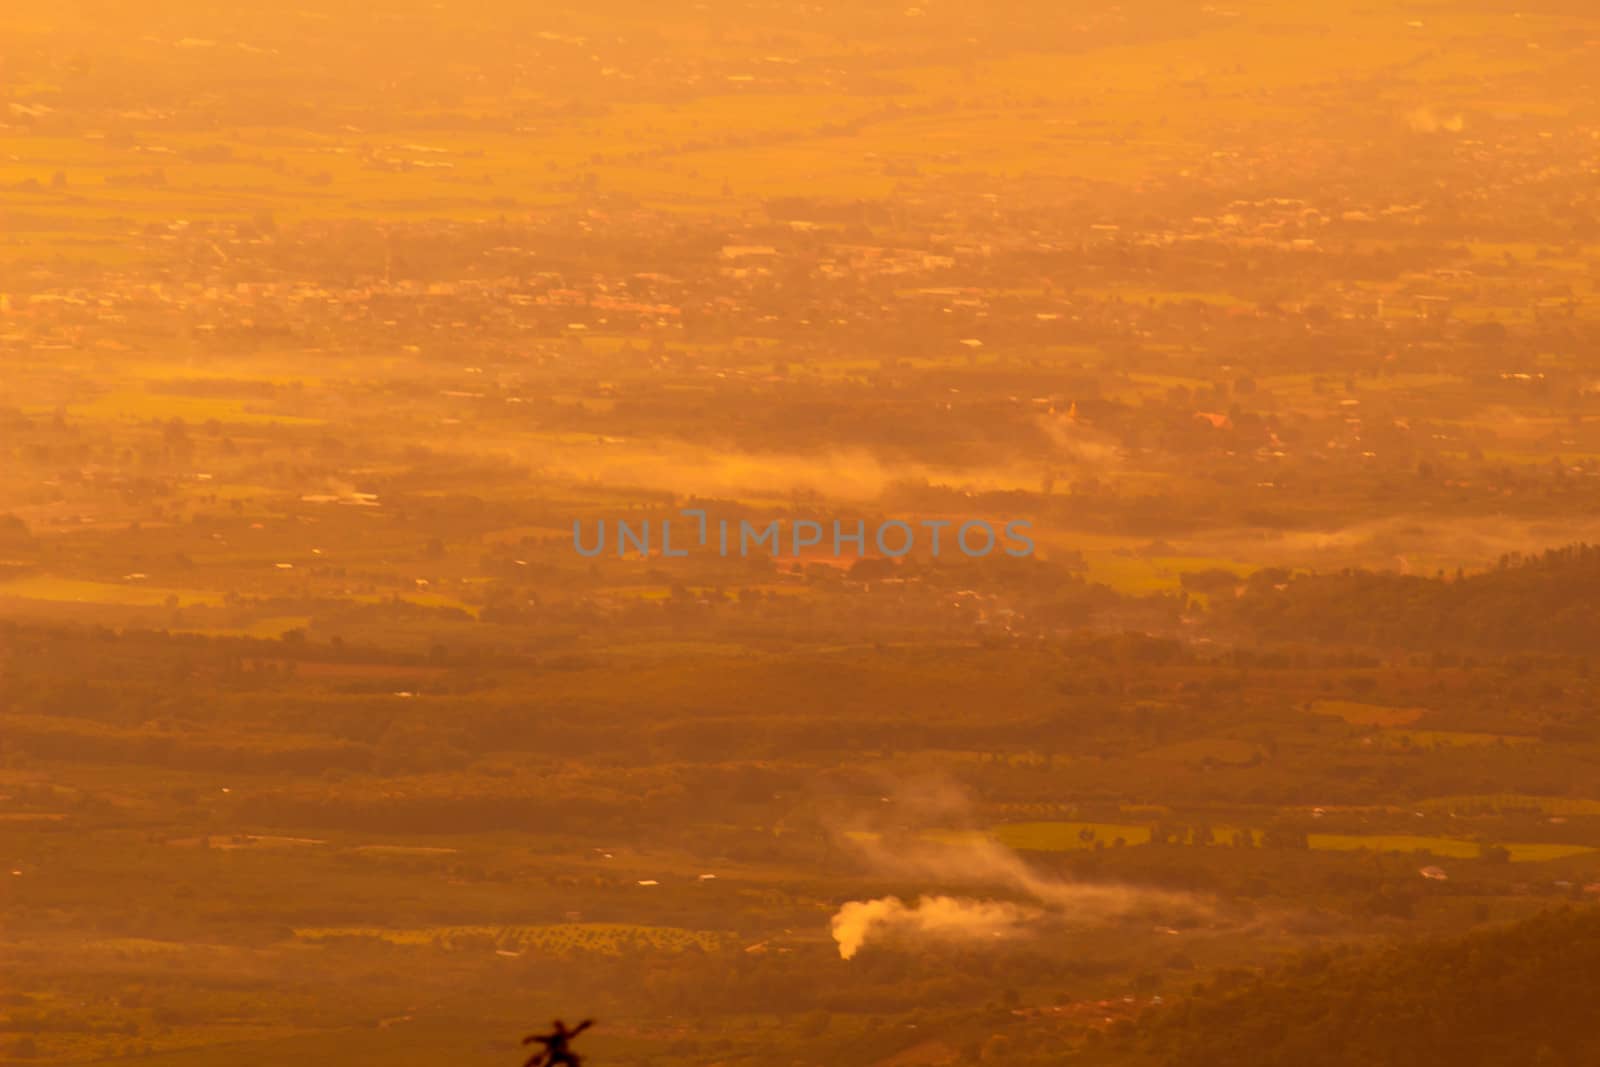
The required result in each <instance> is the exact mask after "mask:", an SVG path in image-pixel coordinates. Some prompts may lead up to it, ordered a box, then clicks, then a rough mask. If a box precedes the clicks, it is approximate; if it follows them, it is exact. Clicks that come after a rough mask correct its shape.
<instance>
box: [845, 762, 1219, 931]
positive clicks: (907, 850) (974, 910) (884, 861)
mask: <svg viewBox="0 0 1600 1067" xmlns="http://www.w3.org/2000/svg"><path fill="white" fill-rule="evenodd" d="M902 795H904V794H902ZM901 807H902V812H901V814H902V815H903V814H905V810H906V809H907V808H909V809H910V810H912V811H915V812H920V813H921V814H923V815H927V814H928V813H936V814H937V815H939V816H940V817H944V818H948V817H950V816H951V815H954V814H957V813H958V809H960V808H965V807H967V804H966V801H965V798H964V797H961V796H960V795H959V793H958V791H956V790H954V789H953V788H951V787H949V786H947V785H938V786H934V787H931V788H930V787H928V786H926V785H924V786H923V787H922V788H920V789H918V790H915V791H913V792H912V793H911V794H910V800H909V803H905V804H902V806H901ZM845 840H846V841H847V842H848V843H849V844H850V845H851V847H853V848H854V849H855V850H856V851H857V852H858V853H859V854H860V855H861V857H862V858H863V859H864V860H865V861H866V863H867V865H868V866H869V867H870V868H871V869H872V870H873V871H874V872H875V873H877V874H880V875H884V876H888V877H894V878H899V879H920V880H924V881H930V882H940V883H944V884H946V885H962V886H970V887H980V886H981V887H986V888H989V889H991V890H994V889H999V890H1005V891H1008V892H1009V893H1011V894H1014V895H1017V896H1021V897H1023V898H1025V899H1026V900H1027V901H1028V902H1029V903H1027V904H1018V903H1013V902H1009V901H1002V900H988V899H978V898H971V897H953V896H946V895H925V896H923V897H921V898H920V899H919V900H918V901H917V903H916V904H915V905H907V904H905V903H904V902H903V901H902V900H901V899H900V898H898V897H893V896H889V897H880V898H878V899H875V900H865V901H860V900H853V901H849V902H848V903H846V904H845V905H844V906H842V907H841V908H840V909H839V910H838V912H836V913H835V914H834V916H833V921H832V929H833V939H834V941H835V942H837V943H838V946H839V955H840V956H841V957H842V958H843V959H850V958H851V957H853V956H854V955H855V954H856V952H857V951H858V950H859V949H860V948H861V946H862V945H863V944H866V943H867V942H868V941H872V940H876V939H879V938H882V937H886V936H903V937H907V936H909V937H926V938H929V939H944V940H951V939H963V940H971V939H975V938H992V939H999V938H1006V937H1015V936H1020V935H1022V934H1024V933H1027V932H1028V931H1029V930H1030V929H1032V928H1037V927H1040V926H1043V925H1047V924H1055V925H1058V926H1065V925H1089V924H1097V923H1105V922H1112V921H1117V920H1121V919H1128V918H1133V917H1148V918H1149V919H1151V920H1152V921H1160V922H1162V923H1172V922H1179V921H1183V922H1190V921H1197V920H1201V919H1209V918H1212V917H1214V909H1213V908H1212V906H1211V905H1210V904H1209V903H1208V902H1206V901H1204V900H1202V899H1201V898H1199V897H1197V896H1195V895H1193V894H1190V893H1176V892H1171V891H1168V890H1162V889H1150V888H1145V887H1142V886H1128V885H1108V884H1103V883H1090V882H1078V881H1071V880H1068V879H1063V878H1055V877H1050V876H1046V875H1041V874H1040V873H1039V872H1037V871H1035V870H1034V869H1033V868H1032V867H1030V866H1029V865H1028V864H1027V863H1026V862H1025V861H1024V860H1023V859H1022V857H1021V856H1019V855H1017V854H1016V853H1015V852H1013V851H1012V850H1011V849H1009V848H1006V847H1005V846H1004V845H1002V844H1001V843H1000V842H998V841H996V840H994V839H993V838H990V837H987V836H984V835H976V834H975V835H972V836H970V837H966V838H960V839H956V840H954V841H949V840H929V839H926V838H922V837H918V836H916V835H915V834H911V835H900V836H897V837H896V838H895V839H894V842H893V844H892V845H890V844H885V842H884V839H883V838H882V837H880V836H878V835H861V834H856V835H850V836H847V837H846V838H845Z"/></svg>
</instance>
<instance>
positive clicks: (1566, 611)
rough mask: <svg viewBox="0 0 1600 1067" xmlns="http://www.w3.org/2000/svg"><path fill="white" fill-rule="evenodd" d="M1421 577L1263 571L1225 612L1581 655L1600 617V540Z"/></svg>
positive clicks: (1380, 639) (1292, 627)
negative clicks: (1471, 571) (1481, 568)
mask: <svg viewBox="0 0 1600 1067" xmlns="http://www.w3.org/2000/svg"><path fill="white" fill-rule="evenodd" d="M1446 577H1447V576H1444V575H1440V576H1436V577H1434V578H1425V577H1421V576H1418V575H1406V574H1398V573H1395V572H1393V571H1366V570H1347V571H1343V572H1340V573H1336V574H1302V575H1294V576H1291V575H1289V574H1288V573H1286V572H1284V571H1274V570H1270V569H1269V570H1263V571H1257V572H1256V573H1255V574H1254V575H1252V576H1251V578H1250V581H1249V582H1248V583H1247V584H1246V585H1245V591H1244V594H1243V595H1242V596H1240V597H1239V598H1238V599H1237V600H1236V601H1234V602H1233V603H1230V604H1227V605H1226V606H1225V608H1224V610H1223V611H1222V613H1221V614H1222V615H1223V617H1225V618H1227V619H1230V620H1232V621H1234V622H1236V623H1238V624H1239V625H1241V626H1243V627H1244V628H1246V629H1248V630H1249V631H1251V632H1252V633H1253V634H1255V635H1256V636H1261V637H1269V638H1270V637H1271V635H1273V634H1286V633H1292V634H1295V635H1296V636H1298V637H1300V638H1301V639H1305V640H1316V641H1321V642H1327V643H1335V644H1356V645H1372V646H1388V647H1395V646H1398V647H1401V648H1409V649H1419V650H1427V651H1434V650H1441V649H1442V650H1454V651H1467V650H1486V649H1494V650H1499V651H1505V650H1521V651H1528V652H1545V653H1555V654H1582V653H1586V652H1588V651H1589V650H1591V649H1592V648H1593V647H1594V634H1595V632H1596V628H1597V626H1600V546H1595V545H1587V544H1577V545H1570V546H1567V547H1564V548H1559V549H1552V550H1550V551H1548V552H1544V553H1542V554H1539V555H1536V556H1531V557H1526V558H1524V557H1522V556H1506V557H1502V558H1501V560H1500V564H1499V566H1498V567H1496V568H1494V569H1492V570H1488V571H1484V572H1481V573H1475V574H1457V575H1456V576H1455V577H1454V579H1453V580H1445V579H1446Z"/></svg>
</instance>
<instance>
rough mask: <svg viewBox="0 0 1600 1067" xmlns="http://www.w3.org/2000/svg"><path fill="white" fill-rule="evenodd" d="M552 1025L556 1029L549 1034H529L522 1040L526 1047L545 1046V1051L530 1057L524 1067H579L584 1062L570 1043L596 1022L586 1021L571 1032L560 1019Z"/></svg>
mask: <svg viewBox="0 0 1600 1067" xmlns="http://www.w3.org/2000/svg"><path fill="white" fill-rule="evenodd" d="M551 1025H552V1026H554V1027H555V1029H554V1030H552V1031H551V1032H550V1033H548V1034H529V1035H528V1036H527V1037H525V1038H523V1039H522V1043H523V1044H524V1045H532V1044H534V1043H535V1042H537V1043H538V1044H541V1045H543V1046H544V1048H543V1050H541V1051H539V1052H535V1053H534V1054H533V1055H532V1056H530V1057H529V1058H528V1061H527V1062H526V1063H524V1064H523V1065H522V1067H541V1065H543V1067H558V1065H561V1064H564V1065H565V1067H579V1064H580V1063H581V1062H582V1060H581V1059H580V1058H579V1056H578V1054H577V1053H576V1052H573V1051H572V1049H571V1048H570V1047H569V1046H568V1042H570V1041H571V1040H572V1039H573V1038H575V1037H577V1036H578V1035H579V1034H581V1033H583V1032H584V1031H585V1030H587V1029H589V1027H591V1026H593V1025H594V1020H593V1019H585V1020H583V1022H581V1023H579V1024H578V1025H577V1026H575V1027H573V1028H572V1029H571V1030H568V1029H567V1024H566V1023H564V1022H562V1021H561V1020H560V1019H557V1020H556V1021H555V1022H554V1023H552V1024H551Z"/></svg>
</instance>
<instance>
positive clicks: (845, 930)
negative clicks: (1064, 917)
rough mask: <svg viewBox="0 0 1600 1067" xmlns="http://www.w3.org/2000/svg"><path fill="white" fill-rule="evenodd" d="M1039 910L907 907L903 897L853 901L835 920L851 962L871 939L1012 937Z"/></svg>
mask: <svg viewBox="0 0 1600 1067" xmlns="http://www.w3.org/2000/svg"><path fill="white" fill-rule="evenodd" d="M1040 914H1041V913H1040V911H1039V909H1037V908H1028V907H1024V906H1022V905H1020V904H1011V903H1008V902H1005V901H999V900H968V899H963V898H958V897H945V896H934V897H921V898H919V899H918V900H917V902H916V903H915V904H912V905H907V904H906V903H905V902H904V901H902V900H901V899H900V898H899V897H880V898H879V899H877V900H852V901H850V902H849V903H847V904H846V905H844V907H842V908H840V909H839V911H838V913H837V914H835V915H834V917H833V939H834V940H835V941H837V942H838V943H839V958H840V959H846V960H847V959H850V958H851V957H853V956H854V955H855V954H856V952H858V951H859V950H860V948H861V946H862V945H864V944H865V943H866V942H867V941H868V939H870V938H876V937H882V936H893V935H894V934H896V933H909V934H914V935H921V936H924V937H932V938H940V939H944V940H969V939H978V938H1002V937H1012V936H1015V935H1016V934H1017V933H1019V932H1020V930H1021V928H1022V925H1023V924H1024V923H1027V922H1029V921H1031V920H1033V919H1036V918H1038V917H1039V915H1040Z"/></svg>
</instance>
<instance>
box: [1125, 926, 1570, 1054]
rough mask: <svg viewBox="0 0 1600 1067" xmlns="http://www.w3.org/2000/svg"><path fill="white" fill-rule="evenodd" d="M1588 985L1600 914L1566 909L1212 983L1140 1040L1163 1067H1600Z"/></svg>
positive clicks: (1312, 958)
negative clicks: (1449, 937)
mask: <svg viewBox="0 0 1600 1067" xmlns="http://www.w3.org/2000/svg"><path fill="white" fill-rule="evenodd" d="M1597 976H1600V909H1595V908H1584V909H1582V910H1565V911H1558V912H1551V913H1547V914H1544V915H1541V916H1538V917H1536V918H1533V919H1529V920H1526V921H1524V922H1521V923H1517V924H1515V925H1512V926H1507V927H1502V928H1497V929H1491V930H1484V931H1479V932H1476V933H1473V934H1470V935H1468V936H1466V937H1463V938H1460V939H1456V940H1451V941H1444V942H1430V943H1425V944H1421V945H1411V946H1406V947H1398V948H1390V949H1386V950H1383V951H1380V952H1355V951H1350V952H1346V953H1344V954H1339V955H1328V954H1320V953H1319V954H1312V955H1306V956H1302V957H1299V958H1298V959H1297V960H1296V961H1295V962H1293V963H1291V964H1288V965H1286V966H1284V967H1282V968H1279V969H1276V970H1272V971H1268V972H1267V973H1266V974H1264V975H1261V976H1259V977H1255V978H1250V979H1244V980H1237V979H1235V980H1232V981H1229V980H1227V979H1219V980H1217V981H1216V982H1214V983H1212V984H1211V985H1210V986H1209V987H1207V988H1206V989H1205V990H1203V991H1202V992H1201V993H1200V995H1199V996H1197V997H1195V998H1194V999H1192V1000H1188V1001H1186V1002H1184V1003H1183V1004H1181V1005H1178V1006H1174V1007H1173V1008H1172V1009H1171V1010H1170V1011H1168V1012H1166V1013H1165V1014H1164V1015H1162V1016H1159V1017H1157V1019H1156V1020H1154V1021H1153V1022H1152V1023H1151V1025H1150V1026H1149V1028H1148V1029H1147V1031H1146V1032H1145V1034H1144V1035H1143V1037H1142V1038H1141V1040H1142V1041H1143V1042H1144V1043H1145V1048H1144V1050H1143V1051H1144V1052H1146V1053H1148V1054H1151V1055H1152V1057H1153V1058H1152V1060H1151V1061H1150V1062H1155V1063H1161V1064H1165V1065H1169V1067H1223V1065H1227V1067H1237V1065H1240V1064H1250V1065H1251V1067H1347V1065H1349V1064H1362V1065H1363V1067H1402V1065H1404V1067H1416V1065H1418V1064H1449V1065H1451V1067H1523V1065H1526V1067H1534V1065H1537V1067H1557V1065H1559V1067H1580V1065H1586V1064H1593V1063H1600V1011H1596V1010H1595V984H1596V978H1597ZM1106 1062H1128V1061H1127V1060H1119V1059H1116V1058H1115V1056H1113V1057H1112V1059H1110V1060H1107V1061H1106Z"/></svg>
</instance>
